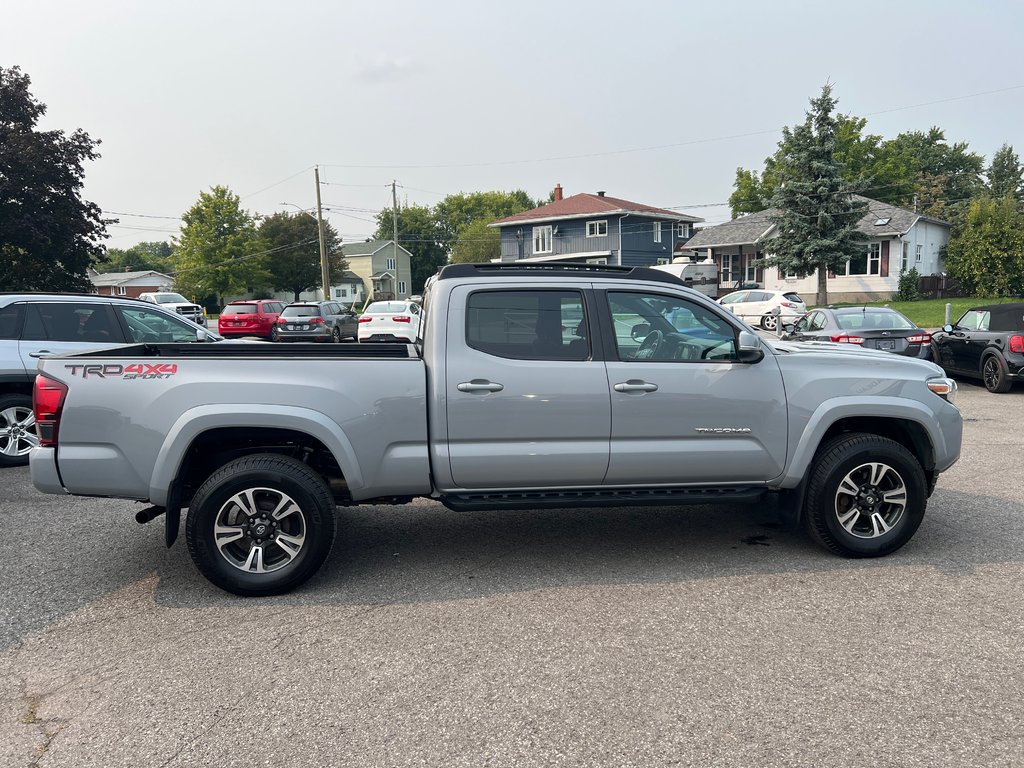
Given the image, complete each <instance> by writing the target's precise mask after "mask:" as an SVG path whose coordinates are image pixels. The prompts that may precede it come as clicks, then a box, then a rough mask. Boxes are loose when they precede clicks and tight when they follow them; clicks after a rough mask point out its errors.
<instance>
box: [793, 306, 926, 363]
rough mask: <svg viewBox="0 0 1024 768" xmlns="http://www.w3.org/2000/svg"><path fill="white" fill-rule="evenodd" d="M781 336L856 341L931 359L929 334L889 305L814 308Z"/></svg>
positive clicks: (841, 342) (876, 347)
mask: <svg viewBox="0 0 1024 768" xmlns="http://www.w3.org/2000/svg"><path fill="white" fill-rule="evenodd" d="M782 338H783V339H787V340H792V341H833V342H836V343H838V344H856V345H857V346H859V347H861V348H863V349H881V350H884V351H886V352H893V353H895V354H897V355H906V356H907V357H918V358H921V359H922V360H930V359H931V340H932V336H931V334H930V333H928V331H926V330H924V329H923V328H918V327H917V326H916V325H914V323H912V322H911V321H910V320H909V319H908V318H907V317H906V316H904V315H902V314H900V313H899V312H897V311H896V310H895V309H889V308H888V307H840V308H837V309H832V308H829V309H815V310H813V311H812V312H808V313H807V314H806V315H804V316H803V317H801V318H800V319H799V320H797V322H796V324H795V325H793V326H792V329H789V328H787V332H786V333H785V334H784V335H783V337H782Z"/></svg>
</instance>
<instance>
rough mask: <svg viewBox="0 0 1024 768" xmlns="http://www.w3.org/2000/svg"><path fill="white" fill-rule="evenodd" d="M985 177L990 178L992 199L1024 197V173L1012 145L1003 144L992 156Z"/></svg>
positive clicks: (989, 186) (989, 184)
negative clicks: (1011, 196)
mask: <svg viewBox="0 0 1024 768" xmlns="http://www.w3.org/2000/svg"><path fill="white" fill-rule="evenodd" d="M985 175H986V176H988V190H989V192H991V193H992V197H1006V195H1013V196H1014V197H1015V198H1017V200H1021V199H1022V197H1024V178H1022V177H1024V171H1022V169H1021V165H1020V158H1019V157H1017V153H1016V152H1014V151H1013V147H1012V146H1011V145H1009V144H1003V146H1001V147H1000V148H999V149H998V150H997V151H996V153H995V154H994V155H992V164H991V165H990V166H989V167H988V170H987V171H986V173H985Z"/></svg>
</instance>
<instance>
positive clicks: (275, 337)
mask: <svg viewBox="0 0 1024 768" xmlns="http://www.w3.org/2000/svg"><path fill="white" fill-rule="evenodd" d="M270 340H271V341H272V342H275V343H276V342H277V341H278V340H279V339H278V332H277V326H276V325H272V326H270Z"/></svg>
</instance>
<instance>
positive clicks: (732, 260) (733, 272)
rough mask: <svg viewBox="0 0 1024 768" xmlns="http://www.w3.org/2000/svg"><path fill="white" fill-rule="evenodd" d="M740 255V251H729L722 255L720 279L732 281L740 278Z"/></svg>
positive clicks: (724, 281) (727, 281)
mask: <svg viewBox="0 0 1024 768" xmlns="http://www.w3.org/2000/svg"><path fill="white" fill-rule="evenodd" d="M739 272H740V255H739V254H738V253H727V254H725V255H723V256H722V275H721V278H720V281H721V282H723V283H731V282H733V281H734V280H737V279H739Z"/></svg>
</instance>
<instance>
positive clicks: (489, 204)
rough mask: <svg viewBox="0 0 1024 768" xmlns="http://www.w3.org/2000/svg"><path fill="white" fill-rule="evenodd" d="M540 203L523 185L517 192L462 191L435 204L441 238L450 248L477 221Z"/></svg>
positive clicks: (520, 211) (494, 218) (500, 217)
mask: <svg viewBox="0 0 1024 768" xmlns="http://www.w3.org/2000/svg"><path fill="white" fill-rule="evenodd" d="M536 207H537V203H535V202H534V201H533V200H532V199H531V198H530V196H529V195H528V194H526V193H525V192H524V191H523V190H521V189H517V190H515V191H513V192H470V193H465V192H460V193H459V194H457V195H448V197H446V198H445V199H444V200H442V201H441V202H440V203H438V204H437V205H436V206H435V207H434V217H435V219H436V221H437V232H438V239H439V242H440V243H441V244H442V245H443V246H444V247H445V248H447V249H450V248H451V247H452V246H453V245H454V243H455V240H456V238H457V237H458V236H459V232H461V231H462V229H463V227H466V226H469V225H470V224H472V223H473V222H475V221H485V222H486V223H488V224H490V223H491V222H492V221H495V220H496V219H503V218H505V217H506V216H512V215H513V214H516V213H522V212H523V211H528V210H530V209H531V208H536Z"/></svg>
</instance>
